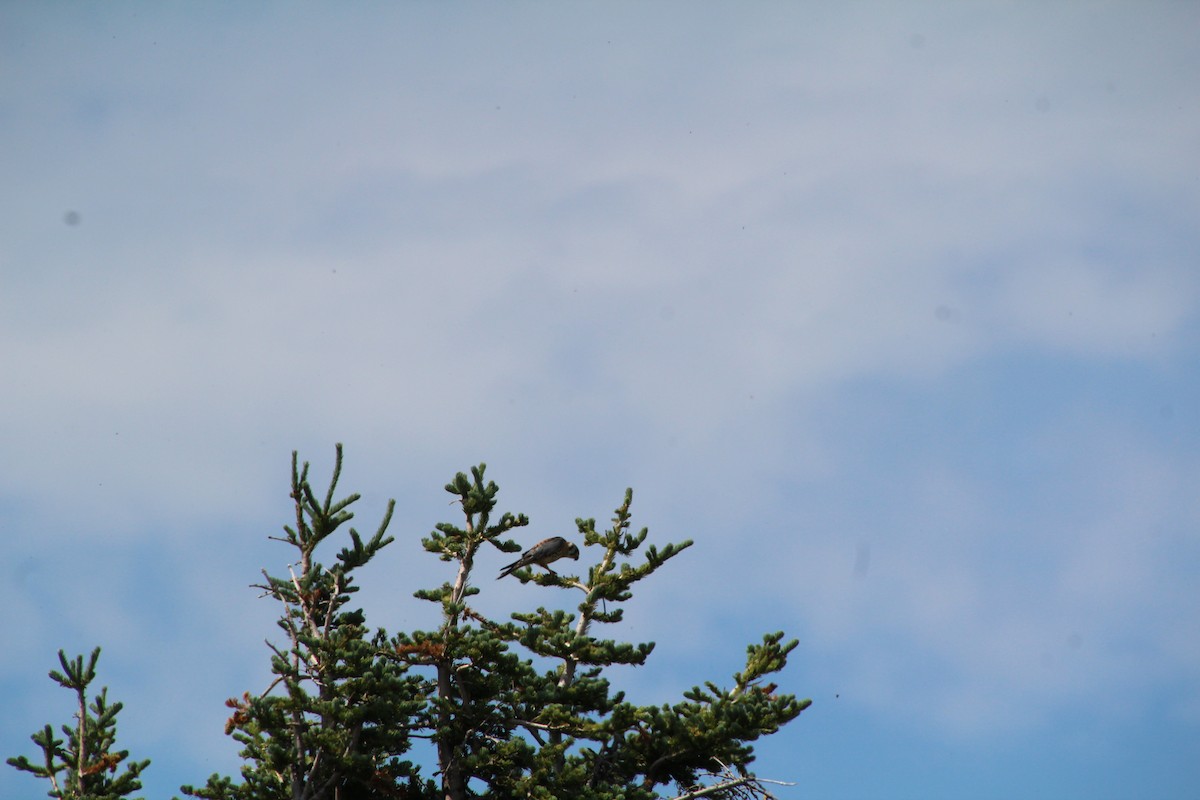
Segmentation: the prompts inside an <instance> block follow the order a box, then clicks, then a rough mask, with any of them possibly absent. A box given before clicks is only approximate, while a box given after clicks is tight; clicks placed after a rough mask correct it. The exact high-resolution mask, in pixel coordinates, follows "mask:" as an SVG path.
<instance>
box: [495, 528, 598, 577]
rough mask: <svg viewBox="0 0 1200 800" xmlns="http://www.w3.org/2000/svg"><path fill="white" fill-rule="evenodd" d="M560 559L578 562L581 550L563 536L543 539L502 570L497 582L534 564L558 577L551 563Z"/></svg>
mask: <svg viewBox="0 0 1200 800" xmlns="http://www.w3.org/2000/svg"><path fill="white" fill-rule="evenodd" d="M560 558H572V559H575V560H578V559H579V548H578V547H576V546H575V545H574V543H572V542H568V541H567V540H566V539H564V538H562V537H561V536H551V537H550V538H549V539H542V540H541V541H540V542H538V543H537V544H535V545H534V546H533V547H531V548H529V549H528V550H526V551H525V552H524V553H522V554H521V557H520V558H518V559H517V560H516V561H514V562H513V563H511V564H509V565H508V566H507V567H505V568H504V569H502V570H500V575H499V577H497V578H496V580H500V578H503V577H504V576H505V575H512V574H513V573H514V572H515V571H517V570H519V569H520V568H521V567H528V566H530V565H532V564H541V565H542V566H543V567H545V568H546V571H547V572H549V573H550V574H551V575H557V574H558V573H557V572H555V571H554V570H552V569H550V562H552V561H558V560H559V559H560Z"/></svg>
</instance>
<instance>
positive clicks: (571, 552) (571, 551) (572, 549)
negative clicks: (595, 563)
mask: <svg viewBox="0 0 1200 800" xmlns="http://www.w3.org/2000/svg"><path fill="white" fill-rule="evenodd" d="M564 557H565V558H570V559H574V560H575V561H578V560H579V548H578V547H576V546H575V543H574V542H570V543H569V544H568V545H567V552H566V555H565V556H564Z"/></svg>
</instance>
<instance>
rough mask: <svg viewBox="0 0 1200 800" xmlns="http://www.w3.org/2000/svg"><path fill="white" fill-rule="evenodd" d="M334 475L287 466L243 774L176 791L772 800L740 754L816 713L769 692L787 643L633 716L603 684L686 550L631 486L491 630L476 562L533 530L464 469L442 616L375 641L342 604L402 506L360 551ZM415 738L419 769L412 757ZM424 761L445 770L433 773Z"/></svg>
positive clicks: (240, 796)
mask: <svg viewBox="0 0 1200 800" xmlns="http://www.w3.org/2000/svg"><path fill="white" fill-rule="evenodd" d="M341 467H342V448H341V445H338V447H337V451H336V458H335V463H334V468H333V475H332V478H331V480H330V482H329V487H328V489H327V490H326V491H325V492H324V494H322V495H319V494H318V493H317V492H315V491H314V490H313V488H312V486H311V484H310V482H309V478H308V473H309V466H308V464H307V463H305V464H303V465H302V466H301V465H300V464H299V461H298V456H297V454H295V453H293V454H292V478H291V498H292V501H293V503H294V509H295V518H294V522H293V523H292V524H289V525H287V526H285V527H284V532H283V535H282V536H278V537H271V538H274V539H277V540H278V541H281V542H283V543H285V544H286V545H288V546H289V547H290V548H292V550H293V554H294V558H293V559H292V562H293V563H292V565H291V566H290V567H288V571H287V574H286V575H271V574H268V573H267V572H266V571H265V570H264V572H263V578H264V580H263V582H262V583H261V584H257V588H259V589H260V590H261V591H262V593H263V596H265V597H268V598H270V599H272V600H273V601H275V602H277V603H279V604H280V606H281V614H280V618H279V621H278V626H279V628H280V630H281V631H282V634H283V638H282V640H281V641H279V642H276V643H268V646H269V647H270V651H271V671H272V674H273V680H272V681H271V683H270V684H269V685H268V686H266V687H264V688H263V689H262V691H261V692H259V693H257V694H251V693H250V692H246V693H244V694H243V695H242V696H241V697H240V698H234V699H231V700H229V701H228V702H227V705H228V706H229V707H230V708H231V710H232V714H231V716H230V718H229V720H228V723H227V725H226V733H227V734H230V735H232V736H233V738H234V739H235V740H236V741H237V742H239V743H240V745H241V756H242V759H243V767H242V769H241V776H240V780H236V781H235V780H234V779H233V778H231V777H229V776H221V775H216V774H214V775H212V776H211V777H210V778H209V779H208V781H207V783H206V784H205V785H204V786H201V787H194V786H184V787H183V792H184V793H185V794H188V795H191V796H194V797H199V798H206V800H365V799H367V798H370V799H371V800H375V799H376V798H379V799H382V798H422V799H423V800H424V799H428V800H433V799H434V798H439V799H440V800H466V798H470V797H480V798H501V799H506V798H536V799H537V800H554V799H555V798H562V799H564V800H565V799H566V798H579V800H650V799H651V798H671V797H674V798H677V799H678V800H681V799H682V798H692V797H711V798H740V797H760V798H761V797H768V796H769V795H768V794H767V793H766V790H765V788H764V786H763V781H761V780H760V779H758V778H757V777H756V776H754V774H753V773H751V772H750V771H749V770H748V766H749V764H750V763H751V762H752V761H753V759H754V755H753V749H752V745H751V743H752V742H753V741H755V740H756V739H758V738H759V737H760V736H764V735H769V734H772V733H774V732H776V731H777V730H778V729H779V728H780V727H781V726H782V725H784V724H786V723H787V722H789V721H791V720H792V719H794V718H795V717H796V716H798V715H799V714H800V713H801V712H802V711H803V710H804V709H805V708H807V707H808V705H809V704H810V701H809V700H797V699H796V698H795V697H794V696H793V695H790V694H778V693H776V686H775V684H774V683H766V681H767V680H768V678H769V677H770V676H771V675H773V674H774V673H777V672H779V671H780V670H782V669H783V668H784V666H785V665H786V663H787V656H788V654H789V653H791V651H792V650H793V649H795V647H796V645H797V643H796V641H794V640H793V641H790V642H784V641H783V634H782V633H772V634H768V635H766V636H764V637H763V639H762V642H761V643H756V644H751V645H750V646H749V648H748V650H747V661H746V666H745V668H744V670H742V671H741V672H738V673H736V674H734V675H733V676H732V679H731V683H729V684H726V685H724V686H719V685H717V684H715V683H712V682H709V683H705V685H704V686H703V687H695V688H693V689H691V690H689V691H687V692H685V693H684V696H683V698H682V699H681V700H680V701H678V702H675V703H671V704H663V705H658V706H655V705H650V706H641V705H637V704H635V703H631V702H629V701H628V700H626V698H625V695H624V693H623V692H621V691H619V690H616V689H614V688H613V686H612V685H611V684H610V682H609V679H608V677H607V675H608V674H609V673H608V671H607V670H608V668H609V667H612V666H614V665H631V666H641V665H644V664H645V663H646V661H647V658H648V657H649V656H650V655H651V652H652V651H653V649H654V644H653V643H652V642H640V643H635V642H623V641H619V640H618V639H615V638H608V637H607V636H606V634H605V632H606V631H609V630H613V629H615V628H616V627H617V626H619V624H620V623H621V622H622V618H623V614H624V608H625V605H626V604H627V603H628V602H630V601H631V600H632V599H633V596H634V589H635V588H636V585H637V584H638V583H639V582H640V581H642V580H643V579H646V578H649V577H650V576H651V575H653V574H655V573H656V572H657V571H658V570H659V569H661V568H663V567H665V566H667V564H668V562H669V561H672V560H673V559H674V558H675V557H677V556H678V555H679V554H680V553H682V552H683V551H685V550H686V549H687V548H689V547H691V546H692V542H691V541H690V540H689V541H683V542H680V543H678V544H664V545H661V546H656V545H653V544H648V543H647V539H648V535H649V534H648V531H647V529H646V528H642V529H640V530H638V531H636V532H634V530H633V527H632V518H631V512H630V507H631V504H632V501H633V493H632V490H626V492H625V496H624V499H623V502H622V503H621V505H620V506H619V507H618V508H617V509H616V512H615V514H614V517H613V519H612V524H611V526H610V527H608V528H607V529H605V530H597V529H596V523H595V520H593V519H577V520H576V528H577V534H576V536H577V542H578V544H579V545H581V546H579V547H578V552H575V551H572V553H571V554H572V556H574V555H578V556H579V559H578V561H577V562H571V561H557V562H555V564H554V567H553V568H551V567H549V566H537V565H529V566H518V567H516V568H515V569H512V570H506V571H505V573H504V574H509V573H511V574H512V575H513V577H514V578H515V579H516V580H518V581H520V582H521V583H523V584H526V585H529V586H530V587H531V589H533V591H531V592H530V593H529V594H530V596H532V597H537V598H540V599H539V600H537V601H535V605H534V607H533V608H532V610H526V611H520V612H517V613H513V614H512V615H511V616H510V618H509V619H507V620H496V619H491V618H489V617H487V616H486V615H484V614H482V613H480V611H479V610H477V608H476V607H475V606H474V605H473V602H472V598H474V597H476V596H477V595H479V594H480V592H481V591H483V588H482V587H488V588H490V587H492V586H494V585H495V581H494V580H493V579H491V576H488V579H486V580H484V581H482V582H480V581H479V580H478V579H477V576H476V574H475V571H476V559H477V557H478V556H479V554H480V552H481V550H486V548H494V549H495V550H499V551H500V552H503V553H517V552H520V551H521V550H522V546H521V544H519V543H518V542H517V541H514V540H513V539H512V538H510V536H512V535H513V533H514V532H515V531H516V530H517V529H519V528H524V527H525V526H527V525H528V524H529V519H528V518H527V517H526V516H525V515H523V514H514V513H511V512H507V511H505V512H500V511H498V509H497V494H498V491H499V489H498V487H497V486H496V484H495V483H494V482H492V481H489V480H486V479H485V476H484V473H485V468H486V467H485V465H483V464H480V465H479V466H477V467H473V468H471V470H470V473H469V474H466V473H458V474H457V475H455V476H454V479H453V480H452V481H451V482H450V483H449V484H447V485H446V491H447V492H448V493H449V494H450V495H451V496H452V497H453V501H454V503H455V504H456V505H457V506H458V507H459V510H460V512H461V515H462V516H461V519H460V520H459V521H458V522H456V523H450V522H445V523H439V524H438V525H436V526H435V528H434V530H433V531H432V532H431V533H430V534H429V535H428V536H427V537H425V538H424V539H423V540H422V543H423V545H424V548H425V550H426V551H428V552H429V553H431V554H433V555H436V556H437V557H438V558H439V559H440V560H441V561H442V562H444V563H445V564H446V565H447V571H446V576H445V579H444V580H443V581H442V582H441V583H440V585H435V586H432V587H427V588H420V589H417V590H416V591H415V592H414V595H415V597H417V598H418V599H420V600H424V601H428V602H431V603H434V604H435V605H436V606H437V608H438V612H439V618H440V623H439V624H438V626H437V627H436V629H434V630H429V631H420V630H416V631H410V632H398V633H395V634H389V633H388V632H387V631H386V630H385V629H383V628H377V629H375V630H374V631H373V632H372V630H370V629H369V628H368V627H367V623H366V619H365V615H364V612H363V611H362V609H359V608H354V607H353V606H352V604H351V601H352V599H353V595H354V593H355V592H357V591H358V588H359V587H358V580H359V578H360V577H361V576H362V575H363V574H364V573H363V569H364V568H365V567H366V566H367V565H368V564H369V563H370V562H371V561H372V559H374V557H375V556H376V555H378V553H379V552H380V551H381V550H382V549H383V548H384V547H386V546H388V545H390V544H392V543H393V541H394V539H393V537H392V536H390V535H388V534H387V529H388V526H389V523H390V521H391V518H392V513H393V509H394V503H393V502H391V501H389V503H388V505H387V510H386V512H385V513H384V515H383V519H382V521H381V522H380V524H379V525H378V527H377V528H376V530H375V533H374V534H373V535H372V536H370V537H369V538H364V537H363V536H361V535H360V534H359V533H358V532H357V531H356V530H355V529H354V528H352V527H349V526H346V523H348V522H349V521H350V520H351V519H352V518H353V516H354V515H353V512H352V511H350V506H351V505H353V504H354V503H355V502H356V501H357V500H358V499H359V495H357V494H351V495H349V496H347V497H345V498H342V499H335V493H336V489H337V483H338V479H339V477H340V474H341ZM343 526H346V529H345V531H344V532H343V531H342V529H343ZM335 534H336V536H335ZM326 542H329V544H328V545H327V544H325V543H326ZM335 542H337V543H340V544H341V549H340V550H338V551H337V552H336V554H335V555H334V558H333V560H332V561H329V562H328V563H325V562H322V561H321V560H319V559H318V557H317V551H318V549H319V548H322V552H326V553H327V552H329V547H330V546H331V545H332V546H335V547H336V546H337V544H335ZM564 546H565V543H564ZM572 546H574V545H572ZM563 564H569V565H571V568H572V569H577V571H578V573H579V574H570V573H569V572H568V569H567V568H563V567H562V565H563ZM64 663H65V662H64ZM47 730H48V729H47ZM35 740H36V739H35ZM422 741H423V742H427V744H426V745H425V749H426V750H428V751H429V752H430V756H429V757H428V758H426V759H422V758H420V757H418V756H417V755H414V754H413V752H412V750H413V745H414V743H416V742H422ZM423 761H424V762H427V761H434V762H436V763H435V764H434V765H433V767H432V769H431V768H430V767H429V765H428V764H427V763H422V762H423ZM18 766H20V765H18ZM141 766H142V767H144V764H143V765H141ZM22 768H28V767H22ZM134 777H136V772H134ZM113 796H114V797H116V795H113Z"/></svg>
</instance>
